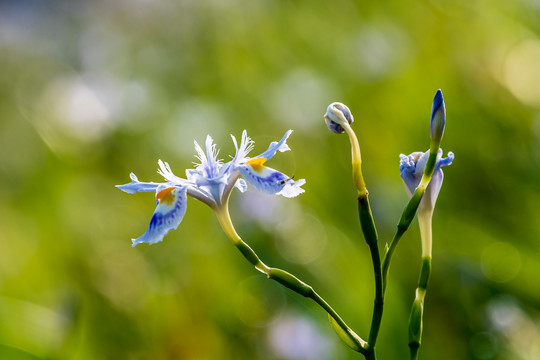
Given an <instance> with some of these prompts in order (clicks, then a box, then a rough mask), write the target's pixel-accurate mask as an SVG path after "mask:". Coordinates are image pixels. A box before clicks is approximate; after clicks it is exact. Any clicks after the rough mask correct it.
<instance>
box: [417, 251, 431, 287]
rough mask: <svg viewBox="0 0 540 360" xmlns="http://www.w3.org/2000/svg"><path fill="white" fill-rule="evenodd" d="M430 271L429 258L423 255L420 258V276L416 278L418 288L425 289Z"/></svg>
mask: <svg viewBox="0 0 540 360" xmlns="http://www.w3.org/2000/svg"><path fill="white" fill-rule="evenodd" d="M430 273H431V258H430V257H425V258H424V259H422V267H421V268H420V277H419V278H418V288H419V289H422V290H426V289H427V286H428V281H429V275H430Z"/></svg>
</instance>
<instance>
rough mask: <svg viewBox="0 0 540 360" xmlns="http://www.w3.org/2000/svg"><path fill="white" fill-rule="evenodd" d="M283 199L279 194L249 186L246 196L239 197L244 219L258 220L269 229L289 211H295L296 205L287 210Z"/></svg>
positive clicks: (249, 220)
mask: <svg viewBox="0 0 540 360" xmlns="http://www.w3.org/2000/svg"><path fill="white" fill-rule="evenodd" d="M248 187H249V185H248ZM282 200H283V199H281V198H280V197H279V196H276V195H270V194H264V193H262V192H259V191H252V190H251V189H249V188H248V191H247V192H246V193H245V194H244V196H241V197H239V202H240V210H241V211H242V221H244V222H251V221H257V222H259V223H260V224H261V226H263V227H264V228H265V229H267V230H271V229H274V228H275V225H276V224H279V223H280V222H281V221H282V220H284V216H285V214H286V213H287V212H289V213H294V208H293V207H294V205H292V206H291V207H290V208H289V207H288V208H287V211H285V206H284V203H283V201H282Z"/></svg>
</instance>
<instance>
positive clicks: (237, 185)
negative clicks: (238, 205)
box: [234, 179, 247, 192]
mask: <svg viewBox="0 0 540 360" xmlns="http://www.w3.org/2000/svg"><path fill="white" fill-rule="evenodd" d="M234 187H235V188H237V189H238V190H240V192H246V190H247V183H246V180H244V179H238V180H236V183H235V184H234Z"/></svg>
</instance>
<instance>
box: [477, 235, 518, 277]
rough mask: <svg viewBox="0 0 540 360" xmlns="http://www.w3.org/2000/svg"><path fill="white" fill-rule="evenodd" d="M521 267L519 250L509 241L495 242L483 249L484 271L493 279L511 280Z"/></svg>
mask: <svg viewBox="0 0 540 360" xmlns="http://www.w3.org/2000/svg"><path fill="white" fill-rule="evenodd" d="M520 269H521V257H520V255H519V251H517V250H516V248H514V247H513V246H512V245H510V244H508V243H504V242H494V243H492V244H490V245H488V246H487V247H486V248H485V249H484V250H483V251H482V271H483V272H484V275H485V276H486V277H487V278H488V279H490V280H492V281H496V282H501V283H503V282H507V281H510V280H512V279H513V278H515V277H516V275H517V274H518V273H519V270H520Z"/></svg>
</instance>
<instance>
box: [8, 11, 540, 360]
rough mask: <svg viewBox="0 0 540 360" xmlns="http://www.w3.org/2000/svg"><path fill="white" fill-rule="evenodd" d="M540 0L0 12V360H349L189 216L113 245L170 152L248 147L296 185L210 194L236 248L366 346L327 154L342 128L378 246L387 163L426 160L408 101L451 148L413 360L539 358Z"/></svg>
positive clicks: (407, 284)
mask: <svg viewBox="0 0 540 360" xmlns="http://www.w3.org/2000/svg"><path fill="white" fill-rule="evenodd" d="M539 15H540V3H539V2H538V1H537V0H517V1H502V0H496V1H486V0H473V1H460V0H458V1H455V2H452V3H451V4H449V3H448V2H444V1H440V0H431V1H428V0H426V1H419V2H402V1H397V0H391V1H385V2H355V1H347V0H338V1H335V2H307V1H306V2H300V1H271V0H262V1H237V0H224V1H217V0H213V1H194V0H191V1H182V0H181V1H167V0H115V1H105V0H97V1H82V0H79V1H74V0H56V1H53V0H49V1H46V0H18V1H16V0H12V1H8V0H2V1H0V54H1V55H0V69H1V71H0V358H2V359H196V360H204V359H293V360H294V359H357V358H359V355H358V354H356V353H354V352H352V351H351V350H349V349H348V348H346V347H345V346H343V344H341V343H340V342H339V340H338V338H337V337H336V336H335V334H334V333H333V332H332V330H331V328H330V326H329V324H328V322H327V317H326V314H324V313H323V312H322V311H321V310H320V309H319V308H317V307H316V306H315V305H314V304H313V303H311V302H309V301H306V300H305V299H303V298H301V297H300V296H298V295H296V294H293V293H291V292H287V291H285V290H284V289H282V288H281V287H279V285H277V284H275V283H273V282H269V281H267V280H266V279H265V278H264V276H262V275H260V274H258V273H256V272H255V271H254V270H253V269H252V268H251V267H250V266H249V264H248V263H247V262H246V261H245V260H244V259H242V257H241V256H239V254H238V253H237V252H236V249H235V248H234V247H233V246H230V244H229V243H228V240H227V239H226V237H225V236H224V235H223V234H222V233H221V231H220V229H219V225H218V224H217V221H216V219H215V217H214V215H213V213H212V212H211V211H210V210H209V209H208V208H207V207H206V206H204V205H203V204H200V203H197V202H196V201H192V200H190V201H189V204H188V212H187V215H186V217H185V219H184V221H183V223H182V224H181V226H180V227H179V229H178V230H177V231H174V232H171V233H170V234H169V235H168V236H167V237H166V238H165V241H164V242H163V243H160V244H158V245H154V246H144V245H141V246H138V247H136V248H131V247H130V245H131V242H130V238H132V237H137V236H139V235H140V234H142V233H143V232H144V231H145V229H146V226H147V225H148V222H149V220H150V216H151V214H152V212H153V208H154V201H153V199H152V197H151V195H150V194H138V195H132V196H130V195H127V194H124V193H122V192H120V191H119V190H117V189H116V188H114V185H116V184H121V183H125V182H128V181H129V178H128V174H129V172H131V171H134V172H135V173H136V174H137V175H138V176H139V178H140V179H141V180H146V181H160V177H159V175H157V174H156V173H155V170H156V168H157V160H158V159H163V160H165V161H168V162H169V163H170V164H171V166H172V168H173V170H174V171H175V172H176V173H177V174H178V175H180V176H181V175H182V174H183V171H184V169H185V168H189V167H191V166H192V161H194V160H195V159H194V157H193V154H194V149H193V139H196V140H197V141H199V142H201V141H203V140H204V137H205V136H206V134H208V133H210V134H211V135H212V136H213V137H214V139H215V140H216V142H217V143H218V146H219V147H220V148H221V153H220V154H221V157H222V158H224V159H227V156H228V154H231V153H233V150H234V148H233V145H232V142H231V141H230V138H229V134H234V135H235V136H239V135H240V134H241V131H242V130H243V129H247V131H248V134H250V135H251V136H252V137H253V139H254V140H255V141H256V149H255V152H257V151H259V150H261V151H262V150H264V149H265V148H266V146H267V144H268V143H269V142H270V141H273V140H276V139H278V138H280V137H281V136H282V134H283V133H284V132H285V131H286V130H287V129H289V128H291V129H294V130H295V132H294V134H293V136H292V138H291V140H290V142H289V144H290V146H291V148H292V149H293V151H292V152H288V153H284V154H282V155H280V156H279V157H276V159H275V160H274V159H272V163H271V164H270V166H272V167H276V168H279V169H281V170H283V171H285V172H286V173H288V174H294V175H296V177H297V178H306V179H307V184H306V185H305V189H306V193H305V194H303V195H302V196H300V197H298V198H296V199H293V200H291V199H282V198H277V197H271V196H262V195H260V194H256V193H254V192H248V193H247V194H244V195H242V196H240V194H239V193H234V194H233V199H232V204H231V212H232V216H233V221H235V223H236V226H237V230H238V232H239V233H240V234H241V236H242V237H243V238H244V239H245V240H246V241H247V242H248V243H249V244H250V245H251V246H253V247H254V248H255V249H256V250H257V252H258V253H259V254H260V255H261V256H262V258H263V259H264V261H265V262H266V263H268V264H270V265H275V266H279V267H282V268H284V269H287V270H290V271H292V272H293V273H295V274H297V275H298V276H300V277H301V278H303V279H305V280H306V281H308V282H309V283H311V284H312V285H313V286H314V287H315V289H317V290H318V291H319V292H320V293H321V295H323V296H324V297H325V298H326V299H328V300H329V302H330V303H331V304H332V305H333V306H334V307H335V308H336V310H337V311H338V312H340V313H341V314H342V315H343V317H344V318H345V319H346V320H347V321H348V322H349V323H350V324H351V325H352V326H353V327H354V328H355V329H356V330H357V332H358V333H359V334H360V335H362V336H364V337H365V336H366V334H367V331H368V327H369V319H370V316H371V305H372V301H373V280H372V273H371V265H370V260H369V254H368V249H367V246H365V243H364V242H363V239H362V238H361V235H360V231H359V230H360V229H359V225H358V220H357V215H356V202H355V191H354V188H353V185H352V181H351V175H350V163H349V157H350V152H349V144H348V141H347V139H346V137H345V136H344V135H343V136H337V135H333V134H331V133H330V132H329V131H328V130H327V129H326V127H325V125H324V122H323V119H322V114H323V113H324V112H325V109H326V106H327V105H328V104H329V103H331V102H333V101H341V102H344V103H346V104H347V105H348V106H349V107H350V108H351V110H352V112H353V114H354V116H355V119H356V122H355V123H354V126H353V127H354V128H355V130H356V131H357V134H358V136H359V140H360V143H361V147H362V155H363V159H364V175H365V178H366V181H367V184H368V188H369V190H370V199H371V203H372V207H373V211H374V216H375V220H376V222H377V225H378V227H379V233H380V237H381V241H382V242H383V243H384V242H385V241H389V239H390V238H391V236H392V234H393V231H394V228H395V224H396V222H397V219H398V218H399V215H400V213H401V209H402V207H403V206H404V205H405V203H406V201H407V196H406V193H405V191H404V189H403V186H402V184H401V180H400V178H399V174H398V154H399V153H407V154H408V153H410V152H413V151H424V150H426V149H427V148H428V144H429V137H428V136H429V132H428V120H429V112H430V107H431V100H432V98H433V95H434V93H435V90H436V89H437V88H442V90H443V92H444V95H445V100H446V105H447V128H446V135H445V139H444V141H443V145H442V147H443V149H444V150H445V151H448V150H451V151H453V152H454V153H455V154H456V160H455V162H454V164H453V165H452V166H451V167H449V168H447V169H445V173H446V179H445V182H444V186H443V188H442V191H441V194H440V196H439V201H438V206H437V209H436V211H435V217H434V259H433V273H432V277H431V282H430V290H429V293H428V296H427V299H426V309H425V321H424V326H425V332H424V334H425V335H424V341H423V346H422V350H421V355H420V356H421V358H422V359H439V360H445V359H498V360H502V359H531V360H533V359H539V358H540V345H539V344H540V286H538V280H537V274H538V273H539V272H540V242H539V238H540V222H539V221H537V219H538V214H539V210H538V207H539V205H540V189H539V187H538V184H539V180H540V167H539V162H540V86H539V84H540V67H539V65H538V64H540V37H539V36H540V22H539V21H538V18H539ZM418 239H419V234H418V230H417V227H416V225H415V226H413V227H412V228H411V230H410V231H409V232H408V233H407V234H406V236H405V237H404V239H403V241H402V242H401V244H400V246H399V248H398V250H397V253H396V256H395V257H394V263H393V264H392V268H391V271H390V279H389V285H388V296H387V302H386V309H385V310H386V311H385V315H384V318H383V323H382V331H381V335H380V338H379V342H378V353H379V355H380V358H381V359H398V358H403V357H404V356H405V354H407V351H408V349H407V319H408V314H409V309H410V304H411V302H412V299H413V297H414V288H415V283H416V279H417V274H418V270H419V266H420V242H419V240H418Z"/></svg>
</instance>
